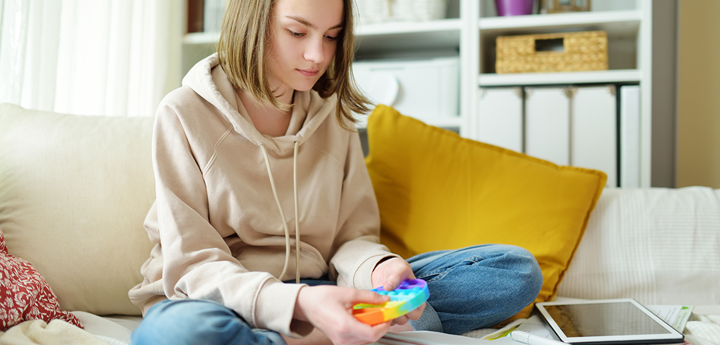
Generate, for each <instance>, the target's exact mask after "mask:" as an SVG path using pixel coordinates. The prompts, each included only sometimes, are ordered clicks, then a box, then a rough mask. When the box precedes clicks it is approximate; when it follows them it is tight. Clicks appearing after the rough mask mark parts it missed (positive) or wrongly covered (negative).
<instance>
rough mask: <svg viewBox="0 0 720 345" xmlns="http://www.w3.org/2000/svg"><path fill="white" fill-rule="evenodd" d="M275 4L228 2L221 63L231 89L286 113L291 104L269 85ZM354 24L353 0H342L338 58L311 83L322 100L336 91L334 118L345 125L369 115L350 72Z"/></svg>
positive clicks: (255, 0)
mask: <svg viewBox="0 0 720 345" xmlns="http://www.w3.org/2000/svg"><path fill="white" fill-rule="evenodd" d="M275 2H276V0H228V6H227V10H226V11H225V15H224V17H223V21H222V29H221V32H220V40H219V42H218V56H219V58H220V66H222V68H223V70H224V71H225V74H227V76H228V79H229V80H230V83H231V84H232V85H233V87H235V88H240V89H242V90H245V91H247V92H249V93H250V94H251V95H252V96H253V97H254V98H255V99H256V100H258V101H261V102H267V103H270V104H271V105H272V106H274V107H275V108H277V109H279V110H283V111H287V110H289V108H290V105H288V104H284V103H282V102H280V101H279V100H278V99H277V98H276V96H275V94H274V93H273V91H274V90H273V89H272V87H270V85H269V83H268V78H267V65H266V63H265V60H266V59H265V58H266V56H267V54H268V50H267V49H266V48H267V46H268V41H269V37H270V29H271V27H270V18H271V15H272V8H273V5H274V4H275ZM353 25H354V23H353V0H343V29H342V31H341V32H340V34H339V35H338V41H337V50H336V51H335V56H334V58H333V61H332V62H331V63H330V65H329V66H328V69H327V71H325V74H323V75H322V76H321V77H320V79H318V81H317V82H316V83H315V85H314V86H313V90H315V91H317V93H318V94H319V95H320V97H322V98H328V97H330V96H332V95H334V94H336V95H337V104H336V111H335V116H336V117H337V121H338V123H339V124H340V126H341V127H342V128H345V129H349V127H348V125H347V124H346V122H345V121H349V122H351V123H355V122H356V120H355V118H354V117H353V115H352V113H353V112H355V113H366V112H367V111H369V110H370V108H369V103H370V102H369V101H368V99H367V98H366V97H365V96H364V95H363V94H362V93H361V92H360V91H359V90H358V88H357V85H356V83H355V80H354V78H353V76H352V73H351V64H352V60H353V54H354V53H355V37H354V34H353Z"/></svg>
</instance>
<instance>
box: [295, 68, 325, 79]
mask: <svg viewBox="0 0 720 345" xmlns="http://www.w3.org/2000/svg"><path fill="white" fill-rule="evenodd" d="M297 71H298V72H300V74H302V75H304V76H306V77H314V76H316V75H317V74H318V72H320V70H318V69H298V70H297Z"/></svg>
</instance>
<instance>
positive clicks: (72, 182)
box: [0, 104, 720, 345]
mask: <svg viewBox="0 0 720 345" xmlns="http://www.w3.org/2000/svg"><path fill="white" fill-rule="evenodd" d="M152 125H153V120H152V119H151V118H138V117H135V118H133V117H123V118H115V117H92V116H77V115H63V114H57V113H50V112H41V111H34V110H25V109H23V108H20V107H18V106H15V105H9V104H3V105H0V229H2V230H3V232H4V234H5V238H6V243H7V247H8V250H9V252H10V254H12V255H15V256H17V257H20V258H23V259H25V260H27V261H29V262H30V263H31V264H33V265H34V266H35V267H36V268H37V269H38V270H39V271H40V273H41V274H42V275H43V276H44V278H45V279H46V280H47V282H48V283H49V285H50V286H51V288H52V289H53V291H54V292H55V294H56V295H57V296H58V299H59V301H60V305H61V307H62V308H63V309H64V310H69V311H73V313H74V314H75V315H77V316H78V317H79V318H80V320H81V321H82V322H83V323H84V325H85V330H80V329H77V328H74V329H72V328H70V327H60V328H52V327H50V326H51V325H53V324H54V323H55V321H53V322H51V323H50V325H46V324H44V323H42V322H40V321H26V322H24V323H22V324H21V325H19V326H16V327H14V328H11V329H10V330H9V331H8V332H6V333H5V334H3V335H2V336H1V337H0V344H2V343H4V341H5V340H8V341H9V340H10V339H13V341H14V339H19V338H22V336H24V335H25V336H27V335H28V334H29V333H33V332H35V333H38V334H41V333H43V332H45V333H46V336H47V335H48V334H49V335H51V336H48V337H46V339H51V340H44V341H39V340H36V343H47V344H51V343H53V341H58V339H61V338H62V337H63V335H68V336H72V337H75V338H72V339H75V340H74V343H96V344H106V343H109V344H129V342H130V340H129V337H130V334H131V332H132V330H133V329H134V327H136V326H137V324H138V323H139V321H140V310H139V309H138V308H136V307H135V306H134V305H133V304H132V303H130V300H129V299H128V297H127V291H128V290H129V289H130V288H131V287H132V286H134V285H135V284H137V283H139V282H140V281H141V276H140V266H141V265H142V263H143V262H144V261H145V260H146V258H147V256H148V254H149V252H150V248H151V245H150V242H149V240H148V238H147V235H146V233H145V230H144V229H143V226H142V223H143V220H144V217H145V215H146V213H147V211H148V209H149V208H150V205H151V204H152V202H153V200H154V181H153V173H152V163H151V158H150V147H151V136H152ZM558 295H559V296H563V297H571V298H582V299H595V298H620V297H632V298H635V299H637V300H638V301H640V302H641V303H644V304H650V305H658V304H684V305H693V306H695V309H694V310H695V312H694V315H693V316H692V318H691V321H690V323H688V327H687V328H686V330H685V333H686V334H687V335H688V339H689V340H691V342H692V344H693V345H703V344H720V190H713V189H710V188H704V187H693V188H683V189H659V188H658V189H638V190H622V189H606V190H605V191H604V192H603V195H602V196H601V198H600V201H599V203H598V205H597V207H596V208H595V211H594V212H593V214H592V216H591V218H590V222H589V225H588V228H587V230H586V232H585V235H584V238H583V239H582V242H581V244H580V246H579V248H578V250H577V252H576V254H575V257H574V259H573V262H572V264H571V266H570V269H569V270H568V271H567V272H566V274H565V277H564V280H563V282H562V283H561V284H560V286H559V289H558ZM53 332H55V333H53ZM70 333H72V335H71V334H70ZM90 334H92V335H94V336H90V337H88V335H90ZM481 334H484V333H483V332H471V333H469V334H468V335H469V336H473V337H479V336H480V335H481ZM18 337H19V338H18ZM712 337H717V338H714V339H713V338H712ZM37 339H41V338H37ZM53 339H54V340H53ZM78 339H82V341H80V340H78ZM478 342H480V341H479V340H478Z"/></svg>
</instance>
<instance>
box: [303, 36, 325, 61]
mask: <svg viewBox="0 0 720 345" xmlns="http://www.w3.org/2000/svg"><path fill="white" fill-rule="evenodd" d="M307 42H308V44H307V46H306V47H305V53H304V54H303V58H304V59H305V60H307V61H311V62H313V63H322V62H323V61H325V38H324V37H319V38H313V39H310V40H307Z"/></svg>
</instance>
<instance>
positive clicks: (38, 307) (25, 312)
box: [0, 229, 83, 331]
mask: <svg viewBox="0 0 720 345" xmlns="http://www.w3.org/2000/svg"><path fill="white" fill-rule="evenodd" d="M27 320H42V321H45V322H50V320H63V321H66V322H68V323H70V324H72V325H74V326H77V327H80V328H82V327H83V324H82V322H80V320H78V318H77V317H76V316H75V315H73V314H72V313H70V312H67V311H64V310H62V309H61V308H60V303H58V300H57V297H56V296H55V294H54V293H53V291H52V289H51V288H50V286H49V285H48V283H47V282H46V281H45V279H43V277H42V275H40V273H39V272H38V271H37V270H36V269H35V267H33V265H31V264H30V263H29V262H27V261H25V260H23V259H20V258H16V257H14V256H12V255H10V254H8V251H7V248H6V247H5V237H4V236H3V232H2V229H0V331H5V330H7V329H8V328H10V327H12V326H14V325H17V324H18V323H20V322H22V321H27Z"/></svg>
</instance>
